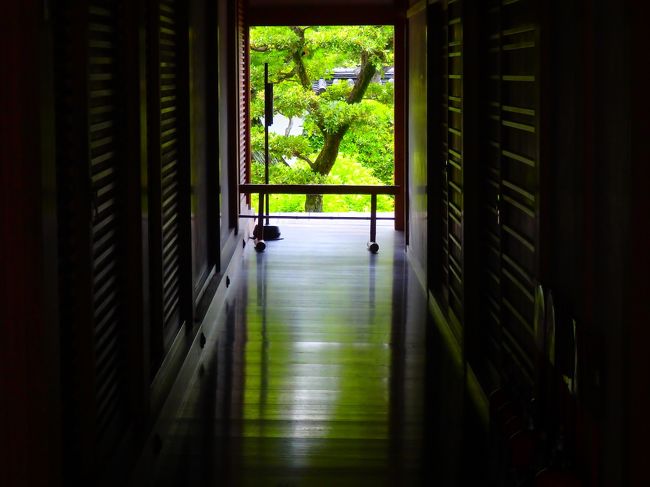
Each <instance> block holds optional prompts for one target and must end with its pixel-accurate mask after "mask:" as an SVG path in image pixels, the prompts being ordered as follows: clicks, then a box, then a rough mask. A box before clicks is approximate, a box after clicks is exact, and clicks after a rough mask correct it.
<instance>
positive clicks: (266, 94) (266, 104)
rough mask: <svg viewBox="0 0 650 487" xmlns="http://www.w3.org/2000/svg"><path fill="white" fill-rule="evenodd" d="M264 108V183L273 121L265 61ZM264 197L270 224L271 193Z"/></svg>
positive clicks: (267, 167) (266, 178) (267, 178)
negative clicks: (270, 112) (270, 127)
mask: <svg viewBox="0 0 650 487" xmlns="http://www.w3.org/2000/svg"><path fill="white" fill-rule="evenodd" d="M264 109H265V116H264V184H269V126H270V125H271V123H273V122H272V121H271V119H270V117H269V111H270V110H269V63H264ZM261 196H262V195H261V194H260V197H261ZM264 197H265V198H266V224H267V225H268V224H269V214H270V213H271V212H270V210H269V195H268V194H266V195H264ZM260 208H261V205H260ZM260 221H261V220H260Z"/></svg>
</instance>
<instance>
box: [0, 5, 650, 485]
mask: <svg viewBox="0 0 650 487" xmlns="http://www.w3.org/2000/svg"><path fill="white" fill-rule="evenodd" d="M649 9H650V3H649V2H644V1H641V0H187V1H184V0H45V1H44V0H21V1H13V2H3V14H2V16H0V22H2V26H1V27H0V52H1V53H2V77H1V82H2V89H1V90H0V116H1V117H2V130H1V131H0V154H1V158H2V166H1V172H0V183H1V186H0V188H1V190H0V198H1V199H2V204H1V205H0V217H1V218H0V251H1V253H2V254H1V256H0V258H1V260H0V448H1V454H0V485H2V486H3V487H5V486H9V487H14V486H29V487H32V486H48V487H49V486H53V487H59V486H74V485H84V486H86V485H97V486H100V487H112V486H116V485H125V484H127V483H128V482H129V480H130V479H133V481H134V484H135V485H147V484H154V485H199V484H201V483H204V482H205V483H208V484H219V485H271V486H275V485H277V486H291V485H300V486H303V485H304V486H310V485H319V484H320V485H364V484H372V485H440V486H444V487H447V486H449V487H455V486H459V487H463V486H465V485H468V486H469V485H471V486H475V485H488V486H490V487H520V486H521V487H544V486H582V487H609V486H614V487H618V486H626V487H627V486H637V485H638V486H643V487H645V486H647V485H650V469H649V468H648V461H647V450H648V448H647V444H648V438H650V421H649V420H648V411H650V353H648V344H649V343H650V326H648V324H649V323H650V306H649V305H648V296H649V295H650V280H649V279H648V276H649V275H650V252H649V251H648V249H650V231H649V227H650V225H649V224H648V222H649V219H648V214H650V191H648V181H650V117H649V116H648V114H649V113H650V90H649V89H648V87H649V86H650V71H649V67H650V65H649V63H648V62H647V60H648V21H649V20H648V19H650V12H649ZM316 21H317V22H316ZM314 23H318V24H319V25H355V24H356V25H392V26H393V27H394V32H395V37H394V39H395V46H394V47H395V49H394V52H395V57H394V69H395V73H396V75H395V78H394V93H395V127H394V129H395V130H394V133H395V147H394V155H395V181H394V186H391V188H393V189H392V190H391V191H393V190H394V191H395V198H396V205H395V207H396V213H395V222H394V225H392V224H391V226H380V233H379V236H378V239H379V241H380V245H381V249H380V252H379V254H378V255H376V256H372V255H370V254H369V253H368V252H367V251H366V249H365V248H364V245H365V243H366V242H365V240H366V232H367V227H363V226H362V227H356V226H354V225H350V226H345V231H344V232H342V231H339V230H336V229H334V230H331V231H330V232H329V233H322V232H319V231H317V230H311V229H310V230H308V231H306V232H303V231H302V230H299V228H300V227H299V226H298V225H293V224H287V225H286V226H285V225H284V223H283V224H282V226H283V228H285V227H286V240H283V241H278V242H270V243H269V247H268V249H267V251H266V252H265V253H264V254H261V255H256V254H255V253H254V252H253V251H252V250H251V245H250V241H249V237H250V236H251V233H252V224H251V223H252V221H253V220H252V216H253V215H254V213H255V209H254V208H251V207H250V204H249V203H250V201H249V198H248V196H247V195H246V194H244V193H245V190H246V187H247V186H245V185H247V184H249V183H250V175H251V154H250V140H249V136H248V135H249V131H248V129H249V124H250V123H251V120H250V114H249V113H248V106H249V105H248V103H247V101H248V100H247V98H248V97H249V96H250V89H249V88H250V86H249V74H250V73H249V72H248V65H249V64H248V59H247V53H248V47H249V46H248V35H247V33H248V28H249V27H250V26H254V25H285V26H286V25H295V26H303V25H304V26H306V25H310V24H314ZM360 48H363V46H360ZM319 77H320V75H319ZM310 96H311V95H310ZM318 225H319V226H320V225H322V222H319V223H318ZM319 228H320V227H319ZM341 228H343V227H341ZM357 228H359V229H360V230H357ZM294 232H297V234H296V233H294ZM357 237H358V238H359V239H360V241H356V240H355V242H352V241H350V240H349V239H355V238H357ZM312 239H316V240H315V242H316V243H313V242H314V240H312ZM391 249H392V250H391Z"/></svg>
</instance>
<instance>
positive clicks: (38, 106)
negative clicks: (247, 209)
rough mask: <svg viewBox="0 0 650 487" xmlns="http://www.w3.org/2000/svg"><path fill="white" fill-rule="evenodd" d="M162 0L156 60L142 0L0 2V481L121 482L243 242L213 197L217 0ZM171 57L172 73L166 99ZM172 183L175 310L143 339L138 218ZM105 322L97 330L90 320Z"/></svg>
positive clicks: (224, 172)
mask: <svg viewBox="0 0 650 487" xmlns="http://www.w3.org/2000/svg"><path fill="white" fill-rule="evenodd" d="M165 3H169V2H165ZM177 4H178V5H177V6H179V5H180V7H179V9H178V10H176V11H175V12H176V13H175V14H173V15H174V16H175V17H174V19H173V20H174V22H175V24H174V28H176V29H177V32H178V33H179V34H178V37H175V38H174V41H175V46H176V47H175V49H177V51H176V53H175V54H174V56H175V60H176V62H175V63H173V64H171V65H170V64H168V65H167V66H162V65H161V64H158V60H157V59H156V56H157V55H161V56H162V55H163V54H161V52H162V51H161V52H158V53H155V52H154V51H155V49H156V42H155V41H156V39H157V37H156V36H157V35H158V31H157V30H156V29H157V27H156V23H157V22H158V21H159V19H157V18H156V16H157V15H158V8H159V2H157V1H153V0H152V1H151V2H149V1H146V0H141V1H137V2H107V3H103V2H102V1H101V0H97V1H95V2H90V1H89V2H66V1H61V2H56V3H55V4H52V3H47V2H46V3H43V2H29V1H28V2H20V5H18V4H16V5H12V6H11V7H8V10H7V12H6V13H7V15H6V16H3V27H2V40H3V43H2V44H3V46H5V47H3V54H4V59H5V65H6V66H7V67H8V71H7V73H6V76H5V77H4V78H3V90H2V117H3V119H2V127H3V129H2V135H1V137H2V144H1V145H2V172H1V175H2V199H3V204H2V220H1V221H2V223H1V225H2V239H0V241H1V242H2V261H3V265H2V268H1V276H2V280H1V283H2V287H1V289H0V291H1V292H0V299H2V306H1V307H0V312H1V313H2V315H1V323H2V330H3V339H2V340H1V341H0V343H1V345H0V346H1V347H2V353H1V354H0V368H1V370H2V374H1V378H2V384H1V389H2V398H3V401H2V406H1V408H2V414H1V415H0V419H1V421H2V422H1V428H2V435H1V436H2V465H1V467H0V471H1V472H2V474H1V478H2V480H0V483H2V484H3V485H61V484H69V483H75V482H77V481H83V482H87V483H95V480H97V479H98V478H102V479H103V481H104V482H106V483H108V484H115V483H118V482H119V483H122V482H123V480H124V478H125V476H126V475H127V474H128V471H129V469H130V468H131V466H132V465H133V462H134V461H135V460H136V458H137V455H138V454H139V452H140V451H141V449H142V447H143V445H144V441H145V439H146V437H147V436H148V435H149V433H150V428H151V426H152V424H153V423H154V421H155V419H156V415H157V412H158V410H159V409H158V408H159V407H160V405H161V404H162V403H163V402H164V401H165V399H166V397H167V394H168V393H169V390H170V387H171V384H172V383H173V381H174V379H175V377H176V374H177V372H178V370H179V367H180V364H182V362H183V360H184V358H185V356H186V354H187V353H188V350H189V349H190V347H191V344H192V343H193V341H194V338H195V337H196V334H197V331H198V329H199V325H200V320H201V317H202V313H204V312H205V309H206V307H207V306H206V304H208V303H209V302H210V300H211V298H212V297H213V295H214V294H215V292H216V290H217V289H218V288H219V287H220V286H223V287H224V288H225V279H223V278H224V277H225V275H224V271H225V269H226V268H227V267H228V265H229V264H230V262H231V259H232V258H233V255H234V254H235V251H236V249H240V248H241V241H239V237H238V236H237V235H236V232H235V230H236V226H237V215H238V211H239V208H232V207H231V208H228V205H227V201H228V200H229V199H232V198H231V196H232V195H234V196H235V198H234V200H235V201H238V199H239V195H238V192H237V188H236V186H232V185H230V184H229V181H230V179H231V177H230V175H231V174H233V172H234V175H235V178H236V177H237V175H238V172H236V171H237V163H236V160H233V159H232V157H231V152H230V151H229V150H228V147H230V146H235V145H236V144H233V143H232V142H233V141H232V140H230V137H231V136H233V131H232V130H229V129H228V119H229V117H230V112H229V111H228V108H229V107H231V106H232V104H233V103H234V102H233V101H232V99H233V92H232V91H229V90H230V87H231V83H230V80H232V79H233V77H234V76H235V66H234V63H233V59H234V57H233V54H234V53H232V52H230V49H231V48H232V39H234V36H235V34H236V31H235V29H233V28H232V26H233V25H234V17H233V15H234V10H232V9H231V8H230V7H231V6H232V5H231V4H232V2H213V1H208V0H192V1H191V2H187V3H186V2H177ZM185 5H187V10H185V9H184V6H185ZM48 6H49V7H50V8H49V9H47V10H44V8H45V7H48ZM163 8H165V9H166V8H168V7H165V6H164V7H163ZM172 9H173V7H172ZM91 20H92V22H95V24H93V23H92V22H91ZM5 21H8V22H5ZM217 21H218V22H217ZM89 25H94V27H92V28H88V26H89ZM97 26H99V27H97ZM168 40H169V39H168ZM87 48H88V49H87ZM164 55H165V56H167V55H169V54H167V53H165V54H164ZM108 58H110V62H103V61H102V60H104V59H108ZM170 66H171V67H170ZM170 69H173V70H174V72H173V76H174V77H175V80H176V81H177V83H176V85H175V92H174V93H173V95H174V96H173V97H172V98H165V96H161V95H160V90H161V89H162V88H161V87H162V85H163V82H161V81H160V79H162V77H160V73H161V72H163V74H166V75H167V74H171V71H169V70H170ZM167 78H169V76H168V77H167ZM166 103H173V104H174V105H173V106H174V111H175V113H177V117H176V119H175V120H176V121H175V122H174V123H176V124H178V125H176V126H175V129H174V131H173V133H174V134H175V136H174V137H176V139H175V142H174V143H175V144H177V146H178V147H179V152H178V153H179V154H180V155H179V156H178V160H177V167H178V173H177V174H178V178H177V184H176V183H174V184H172V185H171V186H170V187H169V188H168V190H165V189H164V187H163V188H161V187H160V184H161V183H160V179H159V178H160V177H161V170H160V165H161V160H162V159H157V157H158V156H159V155H160V153H162V150H159V149H160V147H162V145H163V144H165V143H167V142H169V141H170V140H172V139H171V138H168V137H169V134H170V133H172V132H170V131H169V126H165V125H164V123H163V124H161V120H162V119H164V117H165V115H164V113H165V112H164V110H165V109H166V108H167V107H168V106H167V105H166ZM170 106H171V105H170ZM168 111H169V110H167V112H168ZM159 117H160V118H159ZM161 125H163V127H162V128H161ZM185 137H186V138H185ZM109 143H110V144H112V145H110V147H111V149H110V150H109V149H106V150H104V148H105V147H109V146H108V145H106V144H109ZM168 145H169V144H168ZM107 161H110V167H109V165H108V163H107ZM165 161H166V162H164V161H163V162H162V165H163V176H164V174H165V173H164V171H165V169H164V164H168V163H169V159H166V160H165ZM157 165H158V166H157ZM111 174H113V175H115V176H114V177H113V178H111V176H110V175H111ZM61 183H63V184H61ZM156 185H158V187H157V186H156ZM156 188H157V189H156ZM176 190H178V191H179V193H178V196H177V197H176V198H177V200H176V202H177V206H175V208H176V209H177V212H176V213H175V215H176V216H175V217H174V218H175V219H176V222H177V223H176V224H177V226H176V230H175V231H177V232H178V236H179V240H178V241H177V242H181V243H179V244H178V255H176V256H175V257H174V259H178V262H179V263H180V264H179V272H180V273H181V274H182V276H180V278H179V280H178V286H179V297H180V300H181V302H182V304H181V305H180V307H181V308H182V312H181V318H182V320H181V321H179V324H178V327H177V328H176V329H174V330H171V332H170V333H169V336H170V337H171V338H170V339H169V341H167V342H163V343H164V347H162V348H157V349H155V347H153V346H152V345H153V344H155V343H161V336H160V334H161V332H162V330H161V328H160V323H159V322H157V319H158V318H160V316H161V309H159V308H158V307H159V306H160V305H161V302H160V299H158V298H159V297H160V296H158V297H154V299H152V296H153V295H154V293H155V292H156V291H155V287H156V286H158V285H159V284H160V283H161V281H160V280H159V279H162V280H163V281H164V280H165V279H166V275H165V274H164V271H163V273H162V275H161V273H160V271H159V270H158V271H153V269H154V268H155V267H157V266H158V267H159V266H160V265H161V263H160V261H159V260H158V259H159V258H160V255H161V254H160V252H159V251H160V249H161V241H160V239H161V233H160V232H159V231H160V230H161V228H160V226H156V225H154V224H152V218H159V216H156V212H158V211H159V210H160V208H161V201H162V205H163V208H164V205H169V201H171V200H170V199H169V198H168V195H169V194H171V193H166V192H165V191H176ZM161 197H162V198H163V200H161ZM165 198H166V199H167V203H165V202H164V200H165ZM224 201H225V202H226V203H225V204H224V205H220V202H222V203H223V202H224ZM107 209H110V211H109V210H107ZM220 210H223V211H224V213H223V214H222V215H221V216H220ZM111 212H112V213H111ZM233 215H234V217H233ZM108 222H113V223H112V224H111V225H113V226H110V225H109V223H108ZM222 228H223V231H221V229H222ZM106 229H109V231H107V230H106ZM107 242H108V243H107ZM109 243H110V245H109ZM237 243H239V245H237ZM75 249H76V250H75ZM156 249H158V251H157V250H156ZM170 255H172V254H170ZM107 256H108V257H107ZM109 257H110V260H106V259H108V258H109ZM107 262H108V264H107ZM164 265H165V263H164V262H163V266H164ZM157 272H158V273H157ZM107 276H108V277H107ZM69 283H73V285H72V286H69V285H68V284H69ZM61 300H62V301H61ZM107 310H108V311H107ZM111 310H112V311H111ZM63 317H65V318H66V319H62V318H63ZM109 317H113V318H111V319H109ZM68 318H69V319H68ZM60 323H63V326H61V324H60ZM106 323H110V327H111V328H110V329H111V332H110V334H106V335H98V334H97V333H104V330H105V329H106V328H104V326H105V324H106ZM175 326H176V325H175ZM99 336H101V337H102V338H101V339H100V338H96V337H99ZM62 350H64V351H65V353H63V351H62ZM161 351H162V354H160V355H157V356H155V357H154V354H155V353H160V352H161ZM154 376H155V380H153V378H154ZM111 381H112V382H111ZM152 381H153V382H152ZM101 384H106V385H107V387H105V386H103V385H101ZM113 386H114V387H113ZM105 393H106V394H105ZM102 401H106V402H105V403H103V402H102ZM110 401H115V402H110ZM102 404H104V406H102ZM106 405H107V406H106ZM111 410H112V411H117V413H116V414H115V415H111V414H112V413H111V414H108V413H107V411H111ZM65 411H68V413H64V412H65ZM75 411H76V412H78V414H76V413H71V412H75ZM99 418H108V419H107V421H109V422H108V423H101V424H100V423H99V421H103V419H101V420H100V419H99ZM108 436H110V437H111V438H112V439H111V441H103V440H102V441H100V439H101V438H105V437H108ZM117 444H119V445H120V447H119V448H116V445H117ZM66 466H67V467H69V468H67V467H66ZM107 472H109V473H110V475H107Z"/></svg>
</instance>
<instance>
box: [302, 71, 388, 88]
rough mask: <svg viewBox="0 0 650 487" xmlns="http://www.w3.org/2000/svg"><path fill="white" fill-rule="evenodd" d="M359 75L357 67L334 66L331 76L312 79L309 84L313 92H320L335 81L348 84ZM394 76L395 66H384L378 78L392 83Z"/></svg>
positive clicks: (383, 81) (380, 80)
mask: <svg viewBox="0 0 650 487" xmlns="http://www.w3.org/2000/svg"><path fill="white" fill-rule="evenodd" d="M358 75H359V68H335V69H334V71H333V72H332V77H331V78H328V79H325V78H321V79H319V80H317V81H314V82H313V83H312V85H311V88H312V90H314V93H317V94H319V95H320V94H321V93H322V92H324V91H325V90H326V89H327V87H328V86H330V85H332V83H335V82H343V81H345V82H347V83H349V84H354V82H355V81H356V80H357V76H358ZM394 78H395V68H393V67H392V66H391V67H386V68H384V71H383V75H382V76H381V78H379V82H380V83H381V84H384V83H392V82H393V81H394Z"/></svg>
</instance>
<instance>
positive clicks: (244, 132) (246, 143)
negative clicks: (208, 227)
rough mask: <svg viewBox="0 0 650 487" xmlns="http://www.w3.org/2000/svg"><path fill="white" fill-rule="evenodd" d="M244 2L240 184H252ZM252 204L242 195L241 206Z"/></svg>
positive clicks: (240, 7)
mask: <svg viewBox="0 0 650 487" xmlns="http://www.w3.org/2000/svg"><path fill="white" fill-rule="evenodd" d="M244 12H245V11H244V2H243V0H239V1H238V2H237V79H238V84H237V94H238V113H239V125H238V129H239V133H238V137H239V182H240V183H241V184H246V183H250V174H251V161H250V140H249V135H248V133H249V130H248V123H249V121H248V120H249V116H248V105H249V98H250V96H249V82H248V79H249V62H248V26H247V24H246V18H245V15H244ZM247 202H250V195H241V197H240V205H241V207H242V208H244V207H245V205H246V203H247Z"/></svg>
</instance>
